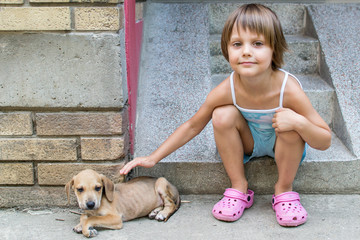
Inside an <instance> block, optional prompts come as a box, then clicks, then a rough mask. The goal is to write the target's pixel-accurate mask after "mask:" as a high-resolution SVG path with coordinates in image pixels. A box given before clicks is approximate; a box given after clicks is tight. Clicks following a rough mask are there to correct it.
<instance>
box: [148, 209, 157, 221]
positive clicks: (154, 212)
mask: <svg viewBox="0 0 360 240" xmlns="http://www.w3.org/2000/svg"><path fill="white" fill-rule="evenodd" d="M159 212H160V210H157V209H154V210H153V211H152V212H151V213H149V215H148V217H149V218H150V219H155V218H156V215H158V213H159Z"/></svg>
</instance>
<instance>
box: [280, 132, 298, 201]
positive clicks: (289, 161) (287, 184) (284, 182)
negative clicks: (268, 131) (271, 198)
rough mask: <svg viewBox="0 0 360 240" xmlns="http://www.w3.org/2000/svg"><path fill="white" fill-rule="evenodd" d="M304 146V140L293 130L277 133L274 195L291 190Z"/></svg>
mask: <svg viewBox="0 0 360 240" xmlns="http://www.w3.org/2000/svg"><path fill="white" fill-rule="evenodd" d="M304 147H305V142H304V140H303V139H302V138H301V137H300V135H299V134H298V133H297V132H295V131H289V132H283V133H278V134H277V138H276V144H275V160H276V165H277V169H278V174H279V177H278V181H277V183H276V184H275V195H279V194H281V193H284V192H289V191H292V184H293V181H294V179H295V176H296V172H297V170H298V168H299V164H300V161H301V157H302V154H303V151H304Z"/></svg>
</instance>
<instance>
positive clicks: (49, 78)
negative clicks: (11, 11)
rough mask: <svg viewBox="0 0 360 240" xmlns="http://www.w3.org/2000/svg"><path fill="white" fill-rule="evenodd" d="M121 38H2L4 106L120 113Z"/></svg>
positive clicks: (0, 82) (0, 76) (19, 35)
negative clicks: (108, 110) (97, 110)
mask: <svg viewBox="0 0 360 240" xmlns="http://www.w3.org/2000/svg"><path fill="white" fill-rule="evenodd" d="M120 42H121V39H120V37H119V35H118V34H110V33H99V34H71V33H69V34H53V33H34V34H22V33H2V34H1V35H0V90H1V94H0V107H11V108H14V107H22V108H23V107H31V108H34V107H41V108H118V109H119V108H122V107H123V104H124V102H123V91H122V79H121V67H122V66H121V64H122V63H121V57H120V52H121V49H120Z"/></svg>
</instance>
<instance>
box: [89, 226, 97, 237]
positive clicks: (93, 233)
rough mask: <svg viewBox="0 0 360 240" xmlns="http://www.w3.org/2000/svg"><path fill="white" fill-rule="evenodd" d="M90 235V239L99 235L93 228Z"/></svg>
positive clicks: (90, 228) (90, 229)
mask: <svg viewBox="0 0 360 240" xmlns="http://www.w3.org/2000/svg"><path fill="white" fill-rule="evenodd" d="M89 233H90V236H89V237H96V236H97V235H98V232H97V231H96V229H95V228H93V227H89Z"/></svg>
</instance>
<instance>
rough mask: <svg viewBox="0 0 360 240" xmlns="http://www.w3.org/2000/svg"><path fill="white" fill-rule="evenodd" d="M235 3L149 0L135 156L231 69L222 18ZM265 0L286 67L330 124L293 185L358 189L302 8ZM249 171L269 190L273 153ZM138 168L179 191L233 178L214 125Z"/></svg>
mask: <svg viewBox="0 0 360 240" xmlns="http://www.w3.org/2000/svg"><path fill="white" fill-rule="evenodd" d="M238 5H239V4H238V3H236V4H235V3H180V4H179V3H166V1H161V3H159V2H152V1H148V3H147V8H146V15H145V26H144V28H145V30H144V36H143V39H144V43H143V52H142V63H141V71H140V82H139V94H138V113H137V126H136V144H135V156H143V155H147V154H150V153H151V152H152V151H153V150H155V149H156V148H157V147H158V146H159V145H160V144H161V143H162V142H163V141H164V140H165V139H166V137H167V136H169V134H171V133H172V132H173V131H174V130H175V129H176V128H177V127H178V126H179V125H180V124H182V123H183V122H185V121H186V120H187V119H189V118H190V117H191V116H192V115H193V114H194V113H195V112H196V111H197V109H198V108H199V107H200V106H201V104H202V102H203V101H204V100H205V97H206V95H207V93H208V92H209V91H210V90H211V89H212V88H213V87H214V86H216V85H217V84H218V83H219V82H220V81H222V80H223V79H225V78H226V76H228V75H229V73H230V72H231V69H230V67H229V66H228V63H227V62H226V60H225V59H224V58H223V57H222V55H221V50H220V38H221V31H222V27H223V24H224V22H225V20H226V17H227V16H228V15H229V13H230V12H231V11H232V10H233V9H235V8H236V6H238ZM268 6H270V7H271V8H272V9H273V10H275V12H276V13H277V14H278V16H279V18H280V20H281V22H282V25H283V29H284V33H285V35H286V39H287V41H288V44H289V47H290V51H289V52H288V53H286V55H285V62H286V65H285V66H284V67H283V68H284V69H286V70H287V71H289V72H291V73H293V74H296V76H297V77H298V78H299V79H300V81H301V82H302V85H303V88H304V90H305V92H306V94H307V95H308V97H309V98H310V100H311V102H312V104H313V105H314V107H315V108H316V109H317V111H318V112H319V113H320V115H321V116H322V117H323V118H324V120H325V121H326V122H327V123H328V124H329V125H330V126H331V127H332V130H333V131H334V133H333V141H332V145H331V147H330V148H329V149H328V150H326V151H323V152H321V151H317V150H314V149H309V150H308V153H307V157H306V159H305V161H304V162H303V164H302V165H301V167H300V169H299V172H298V175H297V179H296V180H295V182H294V189H295V190H296V191H299V192H306V193H354V192H357V191H358V187H357V184H356V182H359V174H356V172H351V171H350V172H349V169H359V166H360V164H359V161H358V159H357V158H356V156H355V155H354V154H353V153H352V152H351V151H349V150H348V149H349V146H345V145H344V144H343V141H342V140H341V139H340V138H339V137H337V135H336V134H335V132H337V131H336V129H334V125H335V124H333V123H334V118H336V116H338V115H339V113H337V111H338V109H339V107H338V102H337V97H336V92H335V90H334V88H333V87H332V83H331V79H327V78H326V77H323V76H320V74H319V73H320V72H322V71H321V69H320V68H321V67H322V66H323V65H324V64H323V63H322V58H321V57H320V56H321V54H320V44H319V41H318V39H317V38H316V34H315V33H314V32H313V26H312V23H311V19H310V17H309V16H308V14H307V7H306V6H305V5H303V4H290V3H287V4H285V3H284V4H282V3H273V4H269V5H268ZM322 75H324V76H327V74H322ZM337 125H338V123H337ZM344 166H346V167H344ZM246 171H247V177H248V180H249V185H250V186H249V187H250V188H251V189H253V190H255V191H256V192H257V193H262V194H269V193H272V192H273V185H274V183H275V181H276V179H277V170H276V165H275V162H274V160H273V159H271V158H268V157H265V158H261V159H257V160H255V161H252V162H250V163H248V164H246ZM135 175H153V176H165V177H166V178H168V179H169V180H170V181H171V182H173V183H174V184H175V185H176V186H177V187H178V188H179V190H180V192H181V193H182V194H204V193H207V194H209V193H222V192H223V191H224V189H225V188H226V187H229V184H230V183H229V180H228V178H227V175H226V173H225V170H224V168H223V166H222V163H221V159H220V157H219V156H218V153H217V151H216V146H215V143H214V139H213V132H212V126H211V124H208V126H207V127H206V128H205V129H204V131H203V132H202V133H201V134H199V135H198V136H197V137H195V138H194V139H193V140H192V141H190V142H189V143H188V144H187V145H185V146H184V147H182V148H180V149H179V150H178V151H176V152H175V153H173V154H171V155H170V156H168V157H167V158H165V159H163V160H162V161H161V162H160V163H158V164H157V165H156V166H155V167H153V168H151V169H144V168H138V169H136V170H135ZM344 179H345V181H344Z"/></svg>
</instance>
